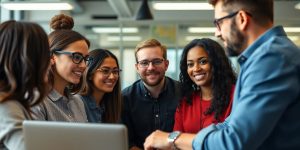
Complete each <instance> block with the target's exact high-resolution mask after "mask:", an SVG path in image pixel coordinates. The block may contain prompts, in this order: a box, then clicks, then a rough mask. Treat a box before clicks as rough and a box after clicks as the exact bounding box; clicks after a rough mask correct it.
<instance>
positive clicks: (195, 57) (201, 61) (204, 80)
mask: <svg viewBox="0 0 300 150" xmlns="http://www.w3.org/2000/svg"><path fill="white" fill-rule="evenodd" d="M187 73H188V75H189V77H190V78H191V80H192V81H193V82H194V83H195V84H196V85H198V86H203V87H210V86H211V78H212V75H211V65H210V63H209V58H208V54H207V52H206V51H205V50H204V49H203V48H202V47H199V46H196V47H193V48H191V49H190V50H189V52H188V53H187Z"/></svg>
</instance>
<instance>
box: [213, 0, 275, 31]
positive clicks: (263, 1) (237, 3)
mask: <svg viewBox="0 0 300 150" xmlns="http://www.w3.org/2000/svg"><path fill="white" fill-rule="evenodd" d="M208 1H209V3H210V4H212V5H213V6H215V5H216V4H217V2H220V1H221V2H223V9H224V10H225V11H228V12H233V11H238V10H244V11H246V12H248V13H250V14H251V15H252V18H253V20H255V21H256V23H258V24H260V25H265V24H268V23H269V22H270V21H271V22H273V21H274V0H208Z"/></svg>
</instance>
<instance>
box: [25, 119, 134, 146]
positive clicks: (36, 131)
mask: <svg viewBox="0 0 300 150" xmlns="http://www.w3.org/2000/svg"><path fill="white" fill-rule="evenodd" d="M23 128H24V137H25V138H24V140H25V146H26V149H27V150H128V139H127V129H126V127H125V126H124V125H120V124H91V123H70V122H53V121H24V122H23Z"/></svg>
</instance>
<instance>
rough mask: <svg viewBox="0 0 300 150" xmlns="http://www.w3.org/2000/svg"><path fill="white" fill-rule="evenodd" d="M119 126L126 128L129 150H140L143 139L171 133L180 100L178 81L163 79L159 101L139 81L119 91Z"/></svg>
mask: <svg viewBox="0 0 300 150" xmlns="http://www.w3.org/2000/svg"><path fill="white" fill-rule="evenodd" d="M122 97H123V103H124V104H123V112H122V122H123V123H124V124H125V125H126V126H127V128H128V134H129V147H132V146H138V147H140V148H143V144H144V141H145V139H146V137H147V136H148V135H149V134H150V133H152V132H153V131H155V130H156V129H160V130H163V131H167V132H170V131H172V130H173V126H174V114H175V110H176V107H177V105H178V102H179V99H180V98H181V90H180V85H179V82H178V81H175V80H173V79H171V78H169V77H166V78H165V86H164V89H163V91H162V92H161V93H160V94H159V96H158V98H153V97H152V96H151V95H150V93H149V92H148V90H147V89H146V88H145V86H144V84H143V81H141V80H138V81H136V82H135V83H133V84H132V85H131V86H129V87H127V88H126V89H124V90H123V91H122Z"/></svg>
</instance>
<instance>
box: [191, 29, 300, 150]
mask: <svg viewBox="0 0 300 150" xmlns="http://www.w3.org/2000/svg"><path fill="white" fill-rule="evenodd" d="M238 61H239V63H240V66H241V70H240V74H239V77H238V80H237V83H236V86H235V87H236V88H235V93H234V100H233V106H232V111H231V114H230V116H229V117H228V118H227V119H226V120H225V122H224V123H222V124H218V125H211V126H209V127H207V128H205V129H203V130H201V131H200V132H199V133H198V134H197V136H196V138H195V139H194V141H193V149H196V150H202V149H217V150H219V149H243V150H254V149H261V150H283V149H284V150H286V149H289V150H290V149H292V150H296V149H300V142H299V141H300V119H299V114H300V50H299V48H297V46H296V45H295V44H293V43H292V42H291V40H289V39H288V37H287V35H286V33H285V32H284V30H283V27H282V26H277V27H273V28H271V29H270V30H268V31H267V32H265V33H264V34H263V35H261V36H260V37H259V38H258V39H257V40H256V41H255V42H254V43H253V44H252V45H251V46H249V47H248V48H247V49H246V50H245V51H244V52H243V53H242V54H241V55H240V56H239V59H238Z"/></svg>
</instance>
